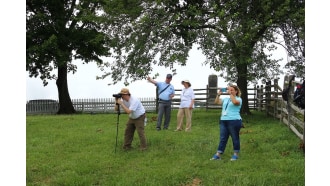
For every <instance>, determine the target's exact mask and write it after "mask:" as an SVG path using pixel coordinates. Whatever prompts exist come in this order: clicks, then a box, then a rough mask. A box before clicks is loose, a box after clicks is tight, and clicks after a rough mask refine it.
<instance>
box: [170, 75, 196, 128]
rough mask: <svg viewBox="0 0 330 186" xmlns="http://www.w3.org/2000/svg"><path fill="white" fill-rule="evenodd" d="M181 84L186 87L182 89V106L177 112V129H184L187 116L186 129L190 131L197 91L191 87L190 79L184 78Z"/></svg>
mask: <svg viewBox="0 0 330 186" xmlns="http://www.w3.org/2000/svg"><path fill="white" fill-rule="evenodd" d="M181 84H182V85H183V86H184V88H183V89H182V91H181V96H180V106H179V111H178V114H177V127H176V129H175V131H181V130H182V122H183V118H184V116H185V117H186V129H185V131H186V132H188V131H190V130H191V117H192V111H193V108H194V103H195V93H194V90H193V89H192V88H191V83H190V82H189V80H184V81H182V82H181Z"/></svg>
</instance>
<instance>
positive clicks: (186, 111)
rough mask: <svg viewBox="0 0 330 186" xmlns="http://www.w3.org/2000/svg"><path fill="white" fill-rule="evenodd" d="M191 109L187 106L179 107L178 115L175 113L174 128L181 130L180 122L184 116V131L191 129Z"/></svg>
mask: <svg viewBox="0 0 330 186" xmlns="http://www.w3.org/2000/svg"><path fill="white" fill-rule="evenodd" d="M192 110H193V109H189V108H179V111H178V115H177V127H176V130H182V123H183V118H184V116H186V129H185V130H186V131H190V130H191V117H192Z"/></svg>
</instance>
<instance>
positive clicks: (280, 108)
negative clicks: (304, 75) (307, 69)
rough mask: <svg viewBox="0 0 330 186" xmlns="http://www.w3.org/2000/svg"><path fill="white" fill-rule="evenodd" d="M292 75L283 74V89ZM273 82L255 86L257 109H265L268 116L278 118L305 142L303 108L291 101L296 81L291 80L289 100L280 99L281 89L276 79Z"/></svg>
mask: <svg viewBox="0 0 330 186" xmlns="http://www.w3.org/2000/svg"><path fill="white" fill-rule="evenodd" d="M291 78H292V76H285V78H284V85H283V89H285V88H287V87H288V85H289V79H291ZM274 82H275V83H274V84H271V82H270V81H269V82H267V83H266V85H265V86H261V87H257V104H258V110H259V111H265V112H266V114H267V115H268V116H272V117H274V118H277V119H279V120H280V121H281V122H282V123H284V124H285V125H287V126H288V128H289V129H291V130H292V131H293V132H294V133H295V134H296V135H297V136H298V137H299V138H300V139H301V140H302V142H303V145H304V144H305V110H302V109H300V108H298V107H297V106H296V105H295V104H294V103H293V94H294V89H295V84H296V82H292V86H291V89H290V92H289V100H288V101H284V100H283V99H282V89H281V87H279V86H278V84H277V80H274Z"/></svg>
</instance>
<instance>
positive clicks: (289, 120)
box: [26, 76, 305, 141]
mask: <svg viewBox="0 0 330 186" xmlns="http://www.w3.org/2000/svg"><path fill="white" fill-rule="evenodd" d="M291 77H292V76H288V77H285V79H284V85H283V87H284V88H286V87H287V86H288V82H289V79H290V78H291ZM291 87H292V89H291V91H290V95H291V96H289V98H290V99H289V101H288V102H284V101H283V99H282V94H281V93H282V89H281V88H280V87H279V86H278V80H277V79H275V80H274V81H273V84H272V82H271V81H269V82H266V85H265V86H264V85H261V86H255V87H252V88H248V103H249V108H250V109H255V110H258V111H264V112H265V113H266V114H267V115H268V116H272V117H274V118H277V119H279V120H280V121H281V122H283V123H284V124H286V125H287V126H288V127H289V128H290V129H291V130H292V131H293V132H294V133H295V134H296V135H297V136H298V137H299V138H300V139H302V140H303V141H305V112H304V110H301V109H299V108H298V107H297V106H295V105H294V104H293V101H292V98H293V93H294V87H295V86H294V83H293V86H291ZM218 90H219V87H208V86H207V87H206V88H205V89H194V93H195V97H196V99H195V107H196V108H205V109H206V110H207V109H214V108H216V109H221V106H220V105H216V104H214V99H215V96H216V94H217V92H218ZM181 91H182V90H181V89H176V90H175V93H176V94H175V96H174V98H173V101H172V109H178V107H179V105H180V94H181ZM155 95H156V92H155ZM224 95H225V94H224ZM139 99H140V100H141V102H142V104H143V106H144V107H145V109H146V111H147V112H156V113H157V110H158V102H157V101H156V100H157V99H158V98H157V97H155V98H139ZM72 103H73V107H74V108H75V110H76V111H77V112H81V113H116V112H115V111H114V104H115V100H114V98H99V99H72ZM58 108H59V104H58V101H57V100H30V101H28V102H27V103H26V114H56V112H57V110H58Z"/></svg>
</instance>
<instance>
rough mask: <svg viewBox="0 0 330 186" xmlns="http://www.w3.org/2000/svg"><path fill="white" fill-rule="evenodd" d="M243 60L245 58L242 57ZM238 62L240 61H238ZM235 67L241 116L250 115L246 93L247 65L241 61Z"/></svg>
mask: <svg viewBox="0 0 330 186" xmlns="http://www.w3.org/2000/svg"><path fill="white" fill-rule="evenodd" d="M241 55H242V54H241ZM242 57H243V58H241V59H245V58H244V57H245V56H242ZM239 60H240V59H239ZM238 64H239V65H237V73H238V77H237V86H238V87H239V89H240V90H241V93H242V95H241V98H242V107H241V112H240V113H241V114H245V115H251V112H250V109H249V100H248V91H247V64H246V63H243V62H242V61H241V62H239V63H238Z"/></svg>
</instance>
